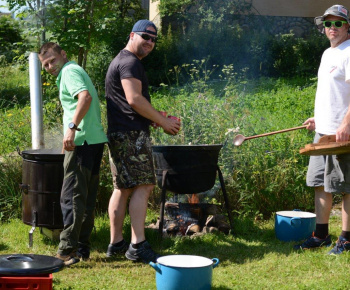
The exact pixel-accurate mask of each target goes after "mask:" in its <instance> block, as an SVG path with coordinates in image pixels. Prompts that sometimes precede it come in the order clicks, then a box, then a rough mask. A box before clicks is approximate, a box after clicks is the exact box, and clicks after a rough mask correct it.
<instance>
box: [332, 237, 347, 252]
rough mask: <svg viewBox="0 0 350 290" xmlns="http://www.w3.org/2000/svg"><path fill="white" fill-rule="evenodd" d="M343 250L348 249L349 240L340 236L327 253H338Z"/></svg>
mask: <svg viewBox="0 0 350 290" xmlns="http://www.w3.org/2000/svg"><path fill="white" fill-rule="evenodd" d="M344 251H350V241H348V240H347V239H345V238H344V237H342V236H340V237H339V239H338V241H337V243H336V244H335V246H334V248H333V249H332V250H330V251H329V252H328V255H339V254H341V253H343V252H344Z"/></svg>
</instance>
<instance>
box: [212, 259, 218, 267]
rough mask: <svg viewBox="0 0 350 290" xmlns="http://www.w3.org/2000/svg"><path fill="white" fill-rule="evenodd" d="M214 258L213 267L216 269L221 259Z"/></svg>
mask: <svg viewBox="0 0 350 290" xmlns="http://www.w3.org/2000/svg"><path fill="white" fill-rule="evenodd" d="M212 260H213V262H214V264H213V269H214V268H215V267H216V266H217V265H219V259H218V258H213V259H212Z"/></svg>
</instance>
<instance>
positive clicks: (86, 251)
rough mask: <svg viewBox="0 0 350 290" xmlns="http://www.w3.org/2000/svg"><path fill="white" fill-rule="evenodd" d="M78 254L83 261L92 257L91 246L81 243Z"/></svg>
mask: <svg viewBox="0 0 350 290" xmlns="http://www.w3.org/2000/svg"><path fill="white" fill-rule="evenodd" d="M77 256H78V257H79V258H80V259H82V260H83V261H87V260H89V259H90V248H89V247H87V246H84V245H79V248H78V251H77Z"/></svg>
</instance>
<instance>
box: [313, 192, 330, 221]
mask: <svg viewBox="0 0 350 290" xmlns="http://www.w3.org/2000/svg"><path fill="white" fill-rule="evenodd" d="M332 200H333V196H332V194H331V193H329V192H325V191H324V187H321V186H320V187H316V188H315V213H316V224H328V223H329V216H330V214H331V209H332Z"/></svg>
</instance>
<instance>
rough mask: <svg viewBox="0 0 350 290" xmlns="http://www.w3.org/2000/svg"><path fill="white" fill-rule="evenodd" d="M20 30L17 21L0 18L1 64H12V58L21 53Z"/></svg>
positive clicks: (21, 38) (21, 40)
mask: <svg viewBox="0 0 350 290" xmlns="http://www.w3.org/2000/svg"><path fill="white" fill-rule="evenodd" d="M21 33H22V30H21V27H20V24H19V22H18V21H16V20H14V19H12V18H10V17H0V56H1V55H2V56H3V57H2V61H1V62H5V61H6V62H7V63H10V62H12V60H13V58H14V57H15V56H17V55H18V54H19V53H20V52H23V37H22V34H21Z"/></svg>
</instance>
